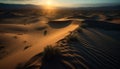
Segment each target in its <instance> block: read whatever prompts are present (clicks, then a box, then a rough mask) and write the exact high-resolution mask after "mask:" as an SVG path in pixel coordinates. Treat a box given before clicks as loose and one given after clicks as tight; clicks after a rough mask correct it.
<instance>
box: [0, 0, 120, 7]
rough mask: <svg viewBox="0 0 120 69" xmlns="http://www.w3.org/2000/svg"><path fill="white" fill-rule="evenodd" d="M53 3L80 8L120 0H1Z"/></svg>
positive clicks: (22, 2)
mask: <svg viewBox="0 0 120 69" xmlns="http://www.w3.org/2000/svg"><path fill="white" fill-rule="evenodd" d="M47 1H52V2H53V3H54V4H56V5H58V6H79V5H81V6H82V5H84V4H85V5H86V4H96V5H97V4H106V3H108V4H112V5H113V4H114V5H115V4H120V0H0V3H14V4H16V3H17V4H37V5H41V4H44V2H47Z"/></svg>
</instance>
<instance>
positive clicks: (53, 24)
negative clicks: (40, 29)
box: [48, 20, 72, 29]
mask: <svg viewBox="0 0 120 69" xmlns="http://www.w3.org/2000/svg"><path fill="white" fill-rule="evenodd" d="M71 22H72V21H71V20H67V21H50V22H48V25H49V26H50V27H52V28H55V29H59V28H64V27H66V26H68V25H70V24H71Z"/></svg>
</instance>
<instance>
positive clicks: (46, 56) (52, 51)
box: [43, 45, 62, 62]
mask: <svg viewBox="0 0 120 69" xmlns="http://www.w3.org/2000/svg"><path fill="white" fill-rule="evenodd" d="M61 55H62V53H61V51H60V49H58V48H57V47H53V46H51V45H49V46H47V47H45V49H44V51H43V62H47V61H50V60H53V59H54V60H55V59H59V58H60V57H61Z"/></svg>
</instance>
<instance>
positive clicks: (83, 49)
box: [21, 27, 120, 69]
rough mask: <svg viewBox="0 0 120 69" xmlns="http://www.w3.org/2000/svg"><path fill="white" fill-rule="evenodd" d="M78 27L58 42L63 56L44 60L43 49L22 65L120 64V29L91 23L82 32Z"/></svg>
mask: <svg viewBox="0 0 120 69" xmlns="http://www.w3.org/2000/svg"><path fill="white" fill-rule="evenodd" d="M78 30H79V28H78ZM78 30H76V32H74V33H72V34H71V35H68V36H67V37H65V38H64V39H62V40H60V41H58V42H57V43H56V44H55V46H56V47H57V48H59V49H60V50H61V53H62V56H61V57H58V58H60V59H59V60H55V59H52V60H51V61H48V62H47V63H46V64H43V63H42V53H40V54H38V55H36V56H34V57H33V58H31V59H30V60H29V61H28V62H27V63H26V64H25V65H23V68H24V66H25V67H27V68H28V69H29V68H32V67H33V68H40V69H55V68H58V69H119V68H120V67H119V64H120V63H119V61H120V60H119V58H120V56H119V53H118V52H119V49H120V47H119V46H120V43H119V40H120V39H117V38H114V36H115V35H117V34H118V33H112V34H109V33H108V32H111V31H108V30H104V29H102V30H101V29H96V28H89V27H88V28H83V29H82V31H81V32H77V31H78ZM112 31H113V32H118V31H114V30H112ZM119 34H120V33H119ZM110 35H111V36H110ZM74 36H75V37H74ZM72 37H73V38H72ZM54 65H55V66H54ZM21 67H22V66H21ZM21 69H22V68H21Z"/></svg>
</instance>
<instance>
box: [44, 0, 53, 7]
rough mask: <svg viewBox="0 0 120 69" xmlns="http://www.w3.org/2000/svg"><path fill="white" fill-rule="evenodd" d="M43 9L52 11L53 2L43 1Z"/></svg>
mask: <svg viewBox="0 0 120 69" xmlns="http://www.w3.org/2000/svg"><path fill="white" fill-rule="evenodd" d="M44 7H45V8H47V9H52V8H54V7H55V2H54V1H53V0H45V2H44Z"/></svg>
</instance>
